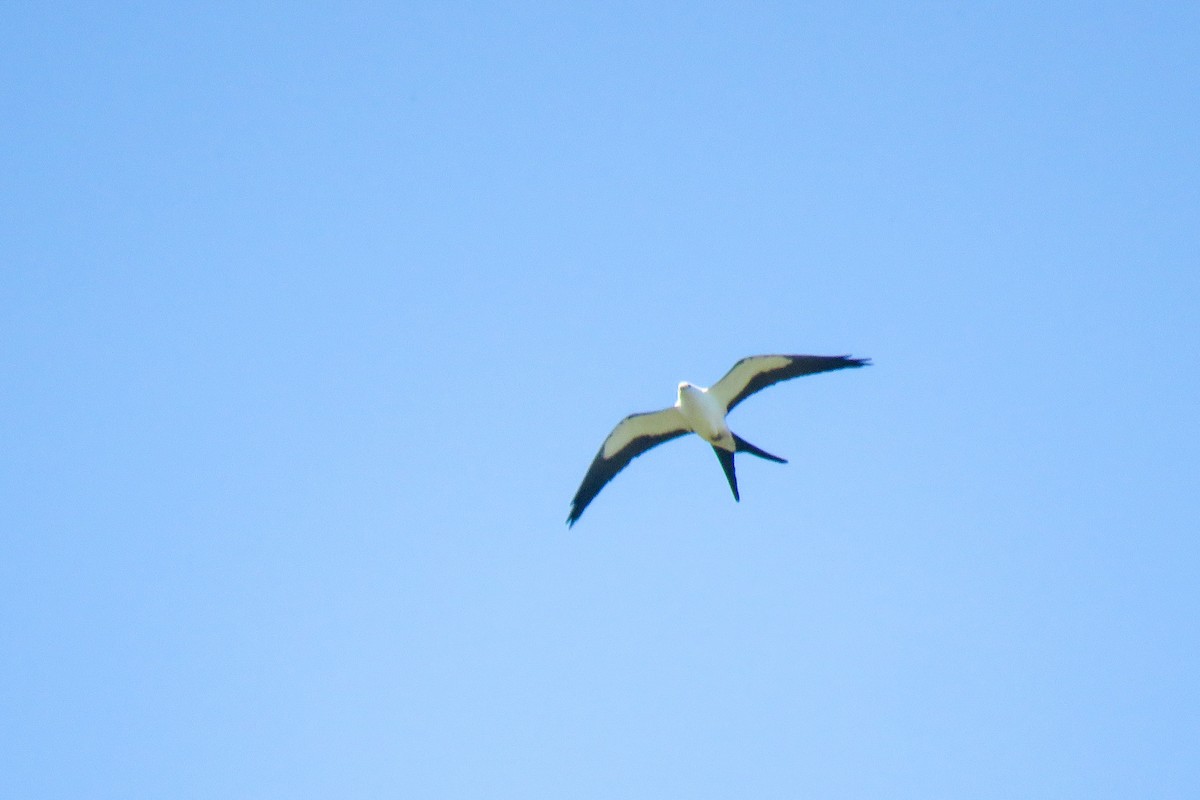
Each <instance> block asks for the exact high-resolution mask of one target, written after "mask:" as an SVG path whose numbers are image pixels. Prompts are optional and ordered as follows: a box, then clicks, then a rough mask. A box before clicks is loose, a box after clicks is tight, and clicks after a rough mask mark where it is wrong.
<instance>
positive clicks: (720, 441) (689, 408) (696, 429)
mask: <svg viewBox="0 0 1200 800" xmlns="http://www.w3.org/2000/svg"><path fill="white" fill-rule="evenodd" d="M675 407H676V408H678V409H679V413H680V414H682V415H683V419H684V422H686V423H687V426H688V430H690V431H691V432H692V433H694V434H696V435H697V436H699V437H700V438H701V439H703V440H704V441H706V442H708V443H709V444H711V445H712V446H713V447H720V448H721V449H723V450H729V451H731V452H732V451H733V449H734V445H733V432H732V431H731V430H729V425H728V424H727V423H726V422H725V408H724V406H723V405H722V404H721V402H720V401H719V400H717V399H716V398H715V397H713V396H712V395H710V394H709V393H708V389H705V388H703V387H700V386H693V385H692V384H690V383H681V384H679V395H678V397H677V399H676V400H675Z"/></svg>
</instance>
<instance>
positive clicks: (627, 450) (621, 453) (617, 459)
mask: <svg viewBox="0 0 1200 800" xmlns="http://www.w3.org/2000/svg"><path fill="white" fill-rule="evenodd" d="M690 430H691V429H690V428H688V426H687V423H686V422H684V420H683V414H681V413H680V412H679V409H678V408H674V407H672V408H664V409H663V410H662V411H651V412H649V413H646V414H630V415H629V416H628V417H626V418H625V419H623V420H621V421H620V422H618V423H617V427H615V428H613V430H612V433H610V434H609V435H608V438H607V439H605V440H604V444H603V445H601V446H600V452H599V453H597V454H596V458H595V460H594V461H592V466H590V467H589V468H588V471H587V475H584V476H583V483H581V484H580V485H579V491H577V492H576V493H575V499H573V500H572V501H571V513H570V515H569V516H568V517H567V526H568V527H570V526H572V525H574V524H575V522H576V520H578V519H579V517H580V515H581V514H583V510H584V509H585V508H587V506H588V503H590V502H592V500H593V499H594V498H595V497H596V495H598V494H600V490H601V489H603V488H604V486H605V485H606V484H607V483H608V482H609V481H611V480H612V479H613V478H614V477H616V474H617V473H618V472H620V471H621V470H623V469H625V467H626V466H627V465H628V464H629V462H630V461H633V460H634V459H635V458H637V457H638V456H640V455H641V454H642V453H644V452H646V451H647V450H649V449H650V448H651V447H654V446H655V445H660V444H662V443H663V442H669V441H670V440H672V439H674V438H676V437H679V436H683V435H684V434H685V433H689V432H690Z"/></svg>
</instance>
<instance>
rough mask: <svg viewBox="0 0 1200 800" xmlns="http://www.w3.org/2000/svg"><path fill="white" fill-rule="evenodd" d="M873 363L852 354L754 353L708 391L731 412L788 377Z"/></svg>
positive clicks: (736, 365)
mask: <svg viewBox="0 0 1200 800" xmlns="http://www.w3.org/2000/svg"><path fill="white" fill-rule="evenodd" d="M870 363H871V360H870V359H869V358H851V357H850V356H750V357H749V358H743V359H742V360H741V361H739V362H737V363H736V364H734V365H733V369H731V370H729V372H726V373H725V377H723V378H721V380H719V381H717V382H716V383H715V384H713V387H712V388H711V389H709V390H708V393H709V394H711V395H712V396H714V397H715V398H717V400H719V401H720V402H722V403H724V404H725V413H726V414H728V413H729V412H730V411H732V410H733V408H734V406H736V405H737V404H738V403H740V402H742V401H743V400H745V399H746V398H747V397H749V396H750V395H752V394H754V393H755V392H757V391H759V390H760V389H765V388H767V387H768V386H770V385H772V384H775V383H779V382H780V381H786V380H787V379H788V378H799V377H800V376H801V375H812V374H813V373H814V372H828V371H829V370H831V369H843V368H845V367H862V366H865V365H867V364H870Z"/></svg>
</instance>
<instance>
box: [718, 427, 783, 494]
mask: <svg viewBox="0 0 1200 800" xmlns="http://www.w3.org/2000/svg"><path fill="white" fill-rule="evenodd" d="M733 443H734V444H735V445H736V446H737V452H739V453H749V454H750V455H752V456H758V457H759V458H765V459H766V460H767V461H774V462H775V463H777V464H786V463H787V459H786V458H780V457H779V456H773V455H771V454H770V453H768V452H767V451H766V450H761V449H759V448H757V447H755V446H754V445H752V444H750V443H749V442H747V441H746V440H745V439H743V438H742V437H740V436H738V435H737V434H736V433H735V434H733ZM729 457H730V460H732V459H733V454H732V453H731V454H730V456H729ZM734 494H737V490H736V489H735V490H734Z"/></svg>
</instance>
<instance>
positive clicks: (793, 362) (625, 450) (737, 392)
mask: <svg viewBox="0 0 1200 800" xmlns="http://www.w3.org/2000/svg"><path fill="white" fill-rule="evenodd" d="M870 363H871V360H870V359H869V358H851V357H850V356H750V357H748V358H743V359H742V360H741V361H739V362H737V363H736V364H734V365H733V368H732V369H731V370H729V372H727V373H725V377H723V378H721V380H719V381H717V382H716V383H715V384H713V386H712V387H711V388H708V389H705V388H704V387H702V386H694V385H692V384H690V383H687V382H683V383H680V384H679V394H678V397H677V399H676V400H675V405H673V406H671V407H670V408H664V409H663V410H661V411H650V412H647V413H644V414H630V415H629V416H628V417H626V418H625V419H623V420H621V421H620V422H618V423H617V427H615V428H613V430H612V433H610V434H609V435H608V438H607V439H605V440H604V444H603V445H601V446H600V452H599V453H597V454H596V458H595V459H594V460H593V461H592V466H590V467H589V468H588V471H587V475H584V476H583V483H581V484H580V485H579V491H577V492H576V493H575V498H574V499H573V500H571V513H570V514H569V515H568V516H567V527H571V526H572V525H574V524H575V523H576V522H578V521H579V517H580V516H581V515H582V514H583V510H584V509H585V508H587V507H588V503H590V502H592V500H594V499H595V498H596V495H598V494H600V490H601V489H603V488H604V487H605V486H606V485H607V484H608V482H609V481H611V480H612V479H613V478H615V477H616V475H617V473H618V472H620V471H621V470H623V469H625V467H627V466H628V465H629V462H630V461H633V460H634V459H635V458H637V457H638V456H640V455H641V454H642V453H644V452H646V451H647V450H649V449H650V448H652V447H654V446H655V445H660V444H662V443H663V442H669V441H671V440H672V439H675V438H678V437H680V436H683V435H684V434H686V433H694V434H696V435H697V436H699V437H700V438H701V439H703V440H704V441H706V442H708V443H709V444H711V445H712V448H713V452H715V453H716V454H717V459H718V460H719V461H720V462H721V468H722V469H723V470H725V478H726V479H727V480H728V481H729V488H730V489H732V490H733V499H734V500H738V501H740V500H741V498H740V496H739V495H738V487H737V475H736V474H735V473H734V469H733V454H734V453H749V454H750V455H753V456H758V457H759V458H765V459H767V460H768V461H775V462H778V463H780V464H786V463H787V461H785V460H784V459H782V458H780V457H779V456H773V455H771V454H770V453H768V452H766V451H765V450H761V449H759V448H757V447H755V446H754V445H752V444H750V443H749V442H747V441H746V440H745V439H743V438H742V437H740V436H738V435H737V434H736V433H734V432H733V431H731V430H729V425H728V423H726V422H725V417H726V415H727V414H729V412H730V411H732V410H733V409H734V407H735V406H737V404H738V403H740V402H742V401H743V400H745V399H746V398H747V397H749V396H750V395H752V394H754V393H755V392H757V391H759V390H761V389H765V388H767V387H768V386H771V385H773V384H776V383H779V382H780V381H786V380H788V379H789V378H799V377H800V376H801V375H812V374H814V373H817V372H829V371H830V370H835V369H845V368H846V367H865V366H868V365H869V364H870Z"/></svg>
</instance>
